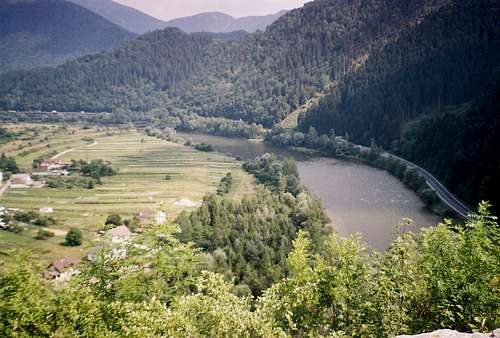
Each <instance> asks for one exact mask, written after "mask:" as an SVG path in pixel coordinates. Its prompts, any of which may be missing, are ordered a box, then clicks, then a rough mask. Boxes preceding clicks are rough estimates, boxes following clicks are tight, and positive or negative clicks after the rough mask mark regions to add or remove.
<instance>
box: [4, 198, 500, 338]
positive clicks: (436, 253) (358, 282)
mask: <svg viewBox="0 0 500 338" xmlns="http://www.w3.org/2000/svg"><path fill="white" fill-rule="evenodd" d="M266 194H269V192H267V193H266ZM209 198H215V197H209ZM235 206H236V207H237V205H235ZM249 207H252V206H249ZM217 210H220V209H217ZM261 211H262V212H263V211H265V209H261ZM269 211H272V210H269ZM231 212H234V210H231ZM196 213H197V212H195V214H196ZM216 215H217V214H214V216H216ZM261 217H264V215H261ZM252 225H253V224H252ZM233 226H234V227H237V226H238V222H236V221H235V222H234V223H233ZM252 228H253V226H252V227H250V229H252ZM179 231H180V229H179V228H178V227H176V226H174V225H171V224H167V225H164V226H152V227H151V228H149V229H148V230H147V232H146V233H145V234H144V235H140V236H138V237H137V238H136V239H135V240H134V241H133V243H122V244H120V246H118V247H115V248H102V249H101V250H100V251H99V252H98V253H97V254H96V255H95V258H93V259H92V260H90V261H85V262H83V263H82V264H80V265H79V266H78V267H77V269H78V270H79V271H80V273H79V274H78V275H77V276H74V277H73V280H72V281H71V282H70V283H66V284H55V285H53V284H51V283H47V282H46V281H43V280H42V279H41V277H40V275H39V274H38V273H37V272H36V270H35V268H34V267H33V266H31V265H29V264H28V260H27V257H26V255H19V254H11V255H7V256H4V259H2V260H1V262H0V313H1V314H2V315H1V316H0V334H1V335H2V336H6V337H10V336H39V337H49V336H53V335H60V336H73V337H78V336H93V337H96V336H108V337H109V336H129V337H165V336H168V337H185V336H191V337H201V336H203V337H207V336H212V337H233V336H252V337H293V336H295V337H299V336H302V337H303V336H353V337H359V336H363V337H393V336H396V335H399V334H416V333H420V332H429V331H433V330H436V329H441V328H443V327H446V328H449V329H456V330H460V331H465V332H470V331H473V330H474V331H476V330H477V331H482V332H491V330H493V329H495V328H497V327H498V325H499V323H500V310H499V308H498V304H499V303H500V292H499V290H498V288H497V287H496V284H497V280H498V275H499V274H500V266H499V265H498V257H499V255H500V251H499V250H500V245H499V238H500V227H499V226H498V223H497V221H496V220H495V218H494V217H493V216H492V215H491V214H490V213H489V211H488V205H486V204H482V205H481V206H480V208H479V213H478V215H477V216H475V217H473V218H472V220H470V221H468V222H467V224H465V225H458V224H452V223H450V222H449V223H447V224H441V225H438V226H436V227H433V228H429V229H426V230H425V231H423V232H422V233H420V234H418V235H415V234H405V235H401V236H400V237H398V239H396V240H395V241H394V243H393V244H392V246H391V247H390V248H389V249H388V250H387V251H386V252H384V253H383V254H377V253H370V251H369V250H368V249H367V248H366V247H365V246H364V245H363V244H362V243H361V240H360V238H358V237H356V236H354V237H352V238H349V239H345V238H344V239H342V238H339V237H338V236H336V235H333V234H332V235H330V237H328V238H327V239H326V240H325V241H324V244H323V247H322V250H320V251H319V252H316V251H315V250H314V244H313V243H312V242H311V240H310V238H309V236H308V235H307V234H306V232H303V231H299V233H298V234H296V235H295V240H294V241H293V243H291V244H290V246H291V247H292V250H291V252H290V253H288V254H287V255H286V258H283V260H284V263H283V266H284V267H286V272H284V275H285V277H284V278H280V279H279V281H278V282H276V283H273V285H272V286H271V287H270V288H268V289H266V290H265V291H264V292H263V293H262V295H261V296H259V297H257V298H253V297H249V296H244V295H243V296H242V295H241V294H242V293H244V292H241V286H237V285H234V284H233V283H231V282H230V281H227V280H226V279H225V278H224V276H223V275H222V274H218V273H213V272H204V271H203V270H204V269H205V267H206V263H207V261H209V262H210V261H212V262H213V261H214V260H218V261H220V262H223V261H227V260H228V258H229V255H227V254H226V251H225V250H227V248H226V249H225V250H222V249H219V250H217V249H216V251H215V252H214V256H213V258H212V259H207V257H206V255H204V254H203V253H202V252H200V250H198V249H196V248H195V247H193V246H192V245H191V244H182V243H181V242H179V241H178V240H177V239H176V236H178V235H179ZM231 233H234V232H231ZM181 236H182V234H181ZM245 238H246V236H245V234H244V233H243V234H242V236H239V237H238V238H237V239H238V241H237V242H235V243H238V242H239V243H240V244H241V245H245V244H246V243H247V240H245ZM249 243H252V241H249ZM273 244H275V243H274V242H273ZM228 252H229V251H228ZM276 269H277V268H276Z"/></svg>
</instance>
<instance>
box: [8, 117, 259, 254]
mask: <svg viewBox="0 0 500 338" xmlns="http://www.w3.org/2000/svg"><path fill="white" fill-rule="evenodd" d="M6 127H7V128H14V129H17V130H24V133H23V134H22V136H20V137H19V139H17V140H15V141H13V142H9V143H7V144H4V145H2V146H0V152H4V153H6V154H7V155H9V156H14V157H15V158H16V161H17V163H18V164H19V165H20V166H21V167H23V168H24V169H26V170H28V169H30V167H31V163H32V161H33V160H34V159H35V158H37V157H39V156H51V155H52V156H53V154H54V153H62V152H64V154H63V155H61V156H60V158H62V159H64V160H67V161H69V160H71V159H75V160H78V159H83V160H87V161H89V160H93V159H104V160H106V161H109V162H111V164H112V166H113V168H115V169H117V170H118V174H117V175H116V176H112V177H105V178H103V184H102V185H96V187H95V188H94V189H92V190H86V189H80V188H76V189H51V188H21V189H13V188H9V189H8V190H7V192H6V193H5V194H4V196H2V197H0V204H1V205H4V206H6V207H10V208H20V209H23V210H35V211H38V210H39V209H40V208H42V207H50V208H53V209H54V213H53V214H51V216H53V217H54V218H56V219H57V220H58V221H59V222H58V223H59V224H58V225H57V226H54V227H53V228H54V230H56V233H57V234H58V235H56V236H55V237H54V238H52V239H49V240H45V241H40V240H36V239H34V236H35V235H36V232H37V230H38V227H36V226H32V227H30V228H29V229H27V230H25V231H23V232H22V233H20V234H14V233H9V232H6V231H0V251H5V250H7V249H11V248H19V247H22V248H29V249H32V250H33V252H34V255H35V256H36V257H38V258H42V260H51V259H54V258H58V257H61V256H62V255H65V256H68V255H69V256H77V255H83V254H84V253H85V251H86V250H88V248H89V247H91V246H92V244H93V242H94V240H95V239H96V234H95V233H96V230H97V229H98V228H99V227H100V226H101V225H102V224H103V222H104V220H105V219H106V217H107V216H108V215H109V214H111V213H114V212H117V213H119V214H121V215H122V216H123V217H130V216H133V215H134V214H136V213H138V212H139V211H140V210H142V209H151V210H154V209H157V208H159V207H160V206H161V207H162V209H163V210H165V211H166V212H167V214H168V215H169V218H171V219H172V218H174V217H175V216H176V215H177V214H179V213H180V212H181V211H183V210H189V209H192V208H194V207H193V206H186V203H182V200H184V201H192V202H195V203H199V202H200V201H201V199H202V198H203V196H204V195H205V194H207V193H209V192H214V191H215V190H216V188H217V185H218V184H219V181H220V179H221V178H222V177H223V176H224V175H225V174H226V173H228V172H231V173H232V175H233V178H234V183H233V188H232V191H231V192H230V194H231V195H232V196H234V197H235V198H238V197H240V196H242V195H243V194H245V193H247V192H249V191H250V190H251V189H252V179H251V178H250V176H248V175H247V174H245V173H243V171H242V170H241V169H240V164H239V163H238V162H236V161H234V159H232V158H229V157H227V156H225V155H222V154H219V153H215V152H214V153H205V152H199V151H196V150H194V149H192V148H190V147H186V146H183V145H180V144H175V143H169V142H166V141H164V140H159V139H155V138H152V137H148V136H145V135H142V134H140V133H138V132H136V131H135V130H131V129H130V130H118V129H104V128H100V129H83V128H80V127H71V126H70V127H61V126H53V125H42V126H41V125H23V126H6ZM4 128H5V127H4ZM33 128H35V129H34V130H36V132H33ZM26 130H31V131H29V132H27V131H26ZM167 176H168V177H169V179H168V180H167V179H166V177H167ZM70 227H77V228H80V229H81V230H82V231H83V233H84V238H85V243H84V245H82V246H81V247H78V248H66V247H64V246H61V245H60V243H61V242H62V241H63V240H64V235H63V234H64V233H65V231H67V229H69V228H70Z"/></svg>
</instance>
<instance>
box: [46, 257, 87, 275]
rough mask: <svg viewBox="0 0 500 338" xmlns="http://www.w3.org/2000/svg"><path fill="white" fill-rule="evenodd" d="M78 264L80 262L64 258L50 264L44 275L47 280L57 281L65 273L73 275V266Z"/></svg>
mask: <svg viewBox="0 0 500 338" xmlns="http://www.w3.org/2000/svg"><path fill="white" fill-rule="evenodd" d="M76 264H78V260H76V259H73V258H63V259H59V260H57V261H54V262H52V263H50V265H49V266H48V267H47V269H46V270H45V273H44V274H43V275H44V277H45V278H46V279H57V278H60V277H61V275H62V274H63V273H65V272H68V271H69V272H70V273H71V274H73V272H74V270H70V268H72V267H73V266H75V265H76Z"/></svg>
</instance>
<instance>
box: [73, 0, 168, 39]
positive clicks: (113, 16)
mask: <svg viewBox="0 0 500 338" xmlns="http://www.w3.org/2000/svg"><path fill="white" fill-rule="evenodd" d="M68 1H71V2H73V3H75V4H77V5H79V6H82V7H85V8H87V9H88V10H90V11H92V12H94V13H96V14H98V15H100V16H102V17H103V18H105V19H107V20H109V21H110V22H112V23H114V24H116V25H118V26H120V27H122V28H124V29H126V30H127V31H129V32H133V33H137V34H143V33H146V32H149V31H153V30H156V29H162V28H164V27H165V22H164V21H162V20H159V19H156V18H154V17H152V16H150V15H147V14H145V13H143V12H141V11H138V10H137V9H135V8H132V7H128V6H124V5H121V4H119V3H116V2H114V1H112V0H68Z"/></svg>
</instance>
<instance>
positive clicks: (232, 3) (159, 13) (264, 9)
mask: <svg viewBox="0 0 500 338" xmlns="http://www.w3.org/2000/svg"><path fill="white" fill-rule="evenodd" d="M114 1H115V2H118V3H121V4H123V5H126V6H130V7H134V8H137V9H139V10H141V11H143V12H145V13H147V14H149V15H151V16H154V17H156V18H159V19H162V20H170V19H173V18H178V17H183V16H190V15H193V14H198V13H202V12H223V13H226V14H229V15H232V16H235V17H241V16H248V15H265V14H271V13H276V12H278V11H280V10H282V9H292V8H297V7H301V6H303V5H304V3H306V2H308V1H310V0H114Z"/></svg>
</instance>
